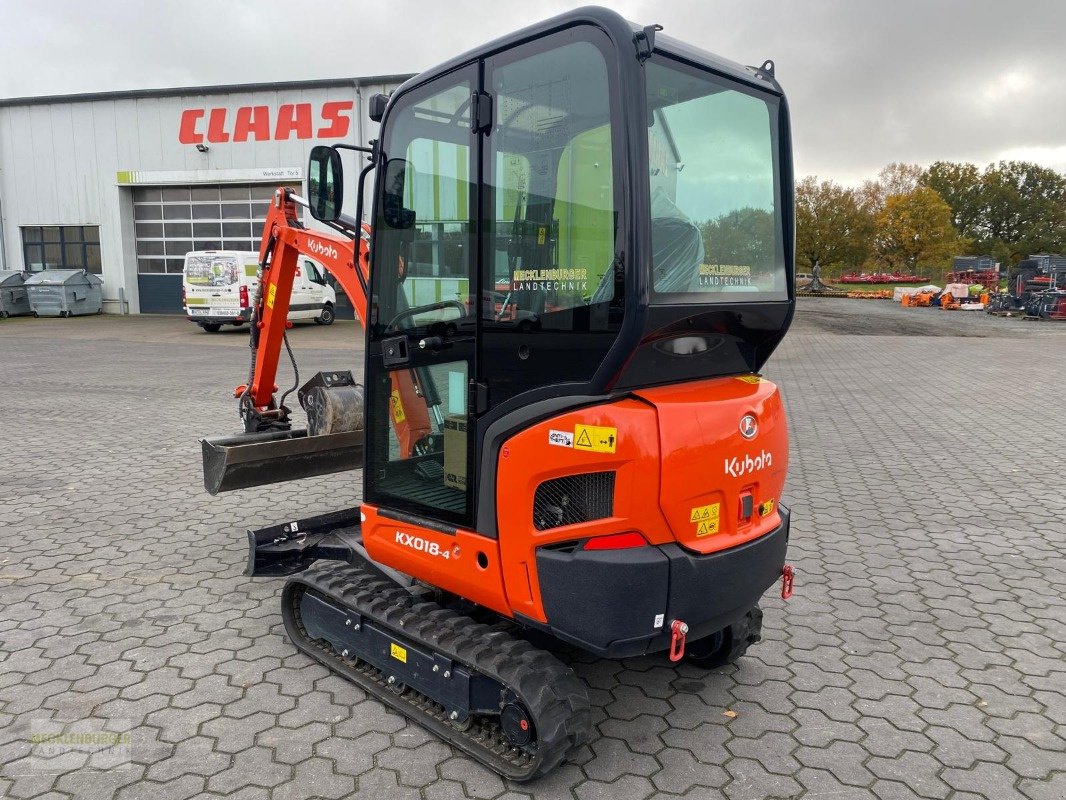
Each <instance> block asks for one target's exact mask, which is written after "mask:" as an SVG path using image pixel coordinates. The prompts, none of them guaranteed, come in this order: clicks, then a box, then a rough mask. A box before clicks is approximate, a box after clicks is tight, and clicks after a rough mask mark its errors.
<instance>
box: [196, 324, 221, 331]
mask: <svg viewBox="0 0 1066 800" xmlns="http://www.w3.org/2000/svg"><path fill="white" fill-rule="evenodd" d="M200 327H201V328H203V329H204V330H205V331H207V332H208V333H218V332H219V331H220V330H222V326H221V325H218V324H216V323H214V322H205V323H204V324H203V325H201V326H200Z"/></svg>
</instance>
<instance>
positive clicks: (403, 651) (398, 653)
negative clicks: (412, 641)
mask: <svg viewBox="0 0 1066 800" xmlns="http://www.w3.org/2000/svg"><path fill="white" fill-rule="evenodd" d="M389 655H390V656H392V657H393V658H395V659H396V660H397V661H402V662H403V663H404V664H406V663H407V648H406V647H400V646H399V645H398V644H396V643H395V642H389Z"/></svg>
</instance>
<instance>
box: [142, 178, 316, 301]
mask: <svg viewBox="0 0 1066 800" xmlns="http://www.w3.org/2000/svg"><path fill="white" fill-rule="evenodd" d="M276 188H277V186H276V185H274V184H226V185H222V186H214V185H194V186H138V187H136V188H134V190H133V219H134V235H135V237H136V240H137V272H138V280H137V284H138V291H139V292H140V294H139V299H140V303H141V311H142V312H143V313H147V314H153V313H155V314H180V313H182V307H181V269H182V264H183V263H184V260H185V254H186V253H188V252H189V251H190V250H258V249H259V239H260V236H261V235H262V232H263V223H264V221H265V220H266V213H267V209H268V208H269V205H270V202H271V201H272V200H273V199H274V190H275V189H276ZM291 188H293V189H295V190H297V191H299V190H300V186H299V185H298V184H293V185H292V186H291Z"/></svg>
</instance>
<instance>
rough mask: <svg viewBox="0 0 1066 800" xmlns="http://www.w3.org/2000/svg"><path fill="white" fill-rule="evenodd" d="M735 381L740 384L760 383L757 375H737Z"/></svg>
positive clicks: (760, 379)
mask: <svg viewBox="0 0 1066 800" xmlns="http://www.w3.org/2000/svg"><path fill="white" fill-rule="evenodd" d="M737 380H738V381H740V382H741V383H762V378H760V377H759V376H758V375H737Z"/></svg>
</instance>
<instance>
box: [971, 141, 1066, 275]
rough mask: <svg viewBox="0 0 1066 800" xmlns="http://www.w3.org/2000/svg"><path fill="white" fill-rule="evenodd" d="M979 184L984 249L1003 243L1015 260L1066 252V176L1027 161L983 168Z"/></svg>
mask: <svg viewBox="0 0 1066 800" xmlns="http://www.w3.org/2000/svg"><path fill="white" fill-rule="evenodd" d="M981 183H982V186H981V196H982V206H983V214H982V218H981V222H980V224H979V226H978V233H979V241H980V245H981V246H983V247H986V248H992V247H994V246H995V245H996V244H997V243H1002V244H1004V245H1006V246H1007V249H1008V250H1009V252H1010V254H1011V257H1012V258H1014V259H1018V258H1023V257H1024V256H1025V255H1026V254H1028V253H1035V252H1044V251H1051V252H1057V251H1060V250H1062V249H1063V246H1064V244H1066V177H1063V176H1062V175H1060V174H1059V173H1058V172H1056V171H1055V170H1053V169H1048V168H1047V167H1041V166H1040V165H1039V164H1033V163H1031V162H1028V161H1001V162H999V163H998V164H994V165H989V166H988V167H987V168H986V169H985V172H984V175H983V176H982V181H981ZM1000 249H1001V250H1002V249H1003V248H1000Z"/></svg>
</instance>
